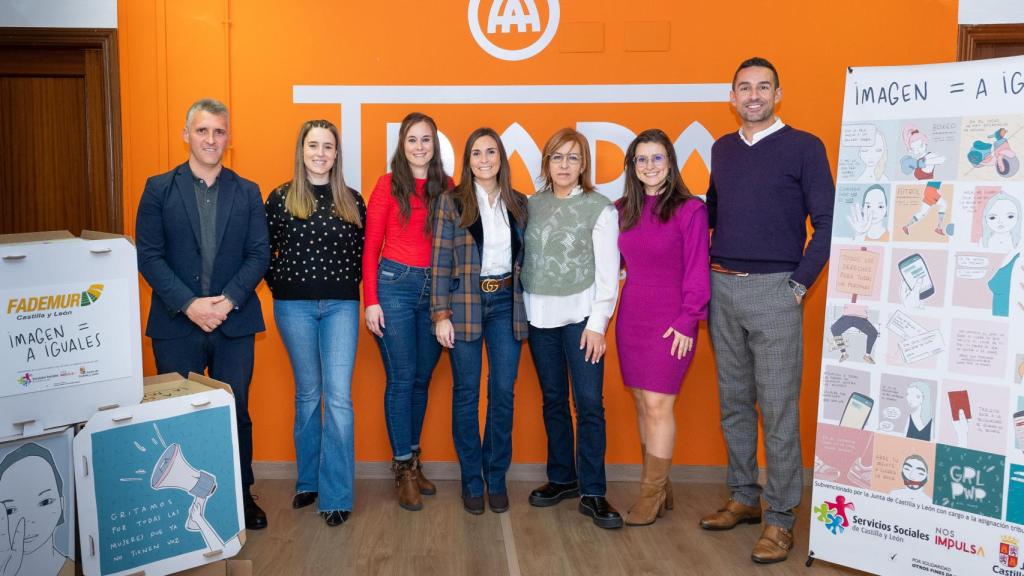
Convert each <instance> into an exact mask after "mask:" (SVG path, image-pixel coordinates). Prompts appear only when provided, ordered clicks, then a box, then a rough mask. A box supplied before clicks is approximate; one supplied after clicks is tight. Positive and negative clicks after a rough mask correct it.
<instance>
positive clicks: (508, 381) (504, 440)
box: [450, 288, 522, 496]
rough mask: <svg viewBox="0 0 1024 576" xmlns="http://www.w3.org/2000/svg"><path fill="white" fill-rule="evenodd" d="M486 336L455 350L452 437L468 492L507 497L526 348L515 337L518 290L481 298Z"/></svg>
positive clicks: (463, 484) (452, 353)
mask: <svg viewBox="0 0 1024 576" xmlns="http://www.w3.org/2000/svg"><path fill="white" fill-rule="evenodd" d="M480 296H481V305H482V306H483V336H482V337H480V338H477V339H476V340H474V341H472V342H463V341H460V340H456V341H455V347H454V348H452V349H451V354H450V356H451V362H452V379H453V381H454V385H453V388H452V437H453V438H454V439H455V451H456V453H458V455H459V465H460V466H461V468H462V493H463V494H464V495H466V496H483V493H484V481H485V480H486V482H487V491H488V492H490V493H492V494H504V493H505V492H506V487H505V473H506V472H508V466H509V463H510V462H511V461H512V411H513V403H514V402H513V400H514V397H515V381H516V375H517V374H518V372H519V353H520V352H521V351H522V343H520V342H518V341H516V339H515V335H514V334H513V332H512V288H504V289H502V290H498V291H497V292H491V293H486V292H485V293H481V295H480ZM485 343H486V344H487V365H488V371H487V422H486V424H485V425H484V439H483V444H482V445H481V443H480V415H479V406H480V375H481V372H482V360H481V356H482V354H483V346H484V344H485Z"/></svg>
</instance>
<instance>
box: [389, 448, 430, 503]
mask: <svg viewBox="0 0 1024 576" xmlns="http://www.w3.org/2000/svg"><path fill="white" fill-rule="evenodd" d="M414 466H415V464H414V463H413V461H412V459H411V458H410V459H409V460H393V461H392V462H391V470H392V471H394V473H395V486H396V488H397V489H398V505H399V506H401V507H402V508H405V509H406V510H412V511H416V510H422V509H423V501H422V500H420V491H419V490H418V489H417V488H416V478H415V469H414Z"/></svg>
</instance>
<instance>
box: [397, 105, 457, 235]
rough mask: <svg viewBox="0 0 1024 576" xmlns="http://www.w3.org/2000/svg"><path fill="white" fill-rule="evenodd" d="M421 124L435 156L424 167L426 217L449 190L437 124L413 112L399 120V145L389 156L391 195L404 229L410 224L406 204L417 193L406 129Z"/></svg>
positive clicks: (428, 229) (427, 117) (410, 210)
mask: <svg viewBox="0 0 1024 576" xmlns="http://www.w3.org/2000/svg"><path fill="white" fill-rule="evenodd" d="M420 122H423V123H425V124H426V125H427V126H428V127H429V128H430V137H431V140H432V141H433V143H434V155H433V157H431V159H430V164H428V165H427V185H426V187H425V189H424V194H425V195H426V201H427V214H428V215H429V214H433V213H434V209H435V208H436V207H437V199H438V198H439V197H440V196H441V193H443V192H444V191H445V190H447V189H448V175H447V174H445V173H444V164H443V163H442V162H441V143H440V142H438V140H437V124H436V123H435V122H434V119H433V118H431V117H430V116H427V115H426V114H423V113H420V112H412V113H410V114H409V115H408V116H406V117H405V118H403V119H402V126H401V127H400V128H399V129H398V145H397V146H395V153H394V155H392V156H391V195H392V196H394V197H395V201H396V202H398V213H399V214H401V216H402V220H403V225H404V224H405V223H408V222H409V215H410V213H411V212H412V207H411V206H410V204H409V197H410V196H412V195H413V194H415V193H416V179H415V178H414V177H413V175H412V169H411V168H409V158H408V157H407V156H406V155H405V138H406V137H407V136H408V135H409V129H410V128H412V127H413V126H414V125H416V124H419V123H420ZM432 220H433V218H430V217H429V216H428V218H427V223H426V231H427V232H428V233H429V232H430V226H431V221H432Z"/></svg>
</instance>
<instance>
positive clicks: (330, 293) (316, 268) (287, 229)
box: [266, 182, 366, 300]
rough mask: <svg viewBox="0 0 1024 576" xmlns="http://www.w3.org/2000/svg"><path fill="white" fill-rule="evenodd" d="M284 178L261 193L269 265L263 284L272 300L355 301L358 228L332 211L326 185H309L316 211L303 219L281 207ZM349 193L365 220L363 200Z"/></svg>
mask: <svg viewBox="0 0 1024 576" xmlns="http://www.w3.org/2000/svg"><path fill="white" fill-rule="evenodd" d="M288 186H289V183H287V182H286V183H284V184H282V185H281V186H278V187H277V188H275V189H274V191H273V192H271V193H270V196H268V197H267V202H266V210H267V228H268V229H269V231H270V268H269V269H268V270H267V285H268V286H270V292H271V293H272V294H273V295H274V298H276V299H278V300H359V282H360V281H361V280H362V277H363V237H364V228H361V227H359V226H356V225H355V224H352V223H350V222H345V221H344V220H342V219H341V218H339V217H337V216H335V215H334V213H333V209H334V203H333V201H332V199H331V187H330V186H329V185H326V184H325V185H322V186H319V185H314V186H313V194H314V195H315V196H316V211H315V212H313V214H311V215H310V216H309V218H307V219H305V220H301V219H299V218H296V217H294V216H292V215H291V214H290V213H289V212H288V210H286V209H285V207H284V199H285V194H286V193H287V191H288ZM348 191H349V192H351V193H352V195H353V196H354V197H355V199H356V204H357V205H358V206H359V219H360V220H361V221H362V222H363V223H364V224H365V222H366V203H365V202H363V197H362V196H360V195H359V192H358V191H356V190H353V189H351V188H349V189H348Z"/></svg>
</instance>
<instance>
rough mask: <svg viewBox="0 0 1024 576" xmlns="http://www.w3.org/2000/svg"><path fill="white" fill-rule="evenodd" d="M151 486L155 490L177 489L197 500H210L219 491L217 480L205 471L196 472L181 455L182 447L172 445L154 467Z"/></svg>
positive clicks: (150, 481)
mask: <svg viewBox="0 0 1024 576" xmlns="http://www.w3.org/2000/svg"><path fill="white" fill-rule="evenodd" d="M149 485H150V486H151V487H152V488H153V489H154V490H161V489H163V488H177V489H178V490H184V491H185V492H188V493H189V494H191V495H193V496H195V497H196V498H209V497H210V496H213V493H214V492H216V491H217V479H216V478H215V477H214V476H213V474H210V473H209V472H207V471H205V470H196V469H195V468H193V467H192V465H191V464H189V463H188V461H187V460H185V457H184V456H182V455H181V445H180V444H177V443H175V444H171V445H170V446H168V447H167V449H166V450H164V453H163V454H161V455H160V458H159V459H157V461H156V466H154V467H153V475H152V476H151V477H150V479H149Z"/></svg>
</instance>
